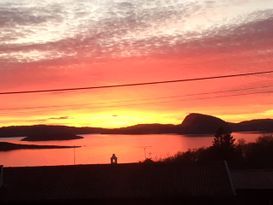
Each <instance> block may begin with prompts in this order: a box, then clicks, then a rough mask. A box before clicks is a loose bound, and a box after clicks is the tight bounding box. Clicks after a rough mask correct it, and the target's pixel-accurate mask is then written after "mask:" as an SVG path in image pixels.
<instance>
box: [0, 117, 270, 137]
mask: <svg viewBox="0 0 273 205" xmlns="http://www.w3.org/2000/svg"><path fill="white" fill-rule="evenodd" d="M219 127H223V128H225V129H226V130H230V131H261V132H273V119H260V120H250V121H244V122H240V123H229V122H225V121H224V120H222V119H220V118H217V117H214V116H210V115H204V114H199V113H191V114H189V115H188V116H186V117H185V119H184V120H183V122H182V123H181V124H179V125H172V124H139V125H134V126H129V127H123V128H115V129H105V128H95V127H68V126H55V125H33V126H11V127H2V128H0V138H1V137H16V136H20V137H26V138H25V139H24V140H30V141H38V140H43V141H44V140H68V139H79V138H80V136H78V135H81V134H214V133H215V131H216V130H217V129H218V128H219Z"/></svg>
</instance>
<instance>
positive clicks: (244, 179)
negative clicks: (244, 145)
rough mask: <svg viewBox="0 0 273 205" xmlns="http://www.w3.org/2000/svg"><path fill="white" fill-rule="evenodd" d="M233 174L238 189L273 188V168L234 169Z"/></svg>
mask: <svg viewBox="0 0 273 205" xmlns="http://www.w3.org/2000/svg"><path fill="white" fill-rule="evenodd" d="M231 176H232V180H233V183H234V186H235V188H236V189H255V190H259V189H260V190H261V189H271V190H273V170H272V169H268V170H266V169H264V170H263V169H250V170H232V172H231Z"/></svg>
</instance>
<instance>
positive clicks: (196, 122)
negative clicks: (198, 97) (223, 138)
mask: <svg viewBox="0 0 273 205" xmlns="http://www.w3.org/2000/svg"><path fill="white" fill-rule="evenodd" d="M219 127H223V128H224V129H226V130H230V127H229V124H228V123H226V122H225V121H223V120H221V119H220V118H217V117H214V116H210V115H204V114H198V113H191V114H189V115H188V116H186V117H185V119H184V120H183V122H182V124H181V125H180V128H181V132H182V133H187V134H213V133H215V132H216V130H217V129H218V128H219Z"/></svg>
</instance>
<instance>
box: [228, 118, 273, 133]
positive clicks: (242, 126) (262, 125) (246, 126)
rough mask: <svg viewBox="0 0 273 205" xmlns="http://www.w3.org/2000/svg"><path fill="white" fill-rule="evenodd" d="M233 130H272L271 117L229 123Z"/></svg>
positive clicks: (272, 122)
mask: <svg viewBox="0 0 273 205" xmlns="http://www.w3.org/2000/svg"><path fill="white" fill-rule="evenodd" d="M230 126H231V128H232V130H233V131H263V132H273V119H259V120H249V121H243V122H239V123H230Z"/></svg>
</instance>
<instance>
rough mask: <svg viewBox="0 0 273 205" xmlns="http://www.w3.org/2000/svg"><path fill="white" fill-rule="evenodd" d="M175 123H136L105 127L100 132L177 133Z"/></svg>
mask: <svg viewBox="0 0 273 205" xmlns="http://www.w3.org/2000/svg"><path fill="white" fill-rule="evenodd" d="M177 130H178V126H177V125H172V124H156V123H155V124H138V125H133V126H129V127H123V128H116V129H105V130H103V131H102V133H107V134H161V133H177V132H178V131H177Z"/></svg>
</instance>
